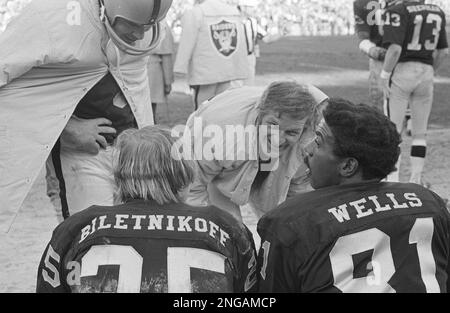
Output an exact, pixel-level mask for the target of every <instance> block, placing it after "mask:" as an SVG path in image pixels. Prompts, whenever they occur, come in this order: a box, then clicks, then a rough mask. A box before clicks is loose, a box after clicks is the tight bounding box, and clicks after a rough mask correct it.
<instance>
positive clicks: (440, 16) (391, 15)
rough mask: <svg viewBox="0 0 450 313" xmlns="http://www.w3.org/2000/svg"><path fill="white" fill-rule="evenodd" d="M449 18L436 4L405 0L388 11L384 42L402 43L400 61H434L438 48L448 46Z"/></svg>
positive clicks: (388, 43)
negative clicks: (447, 28) (447, 27)
mask: <svg viewBox="0 0 450 313" xmlns="http://www.w3.org/2000/svg"><path fill="white" fill-rule="evenodd" d="M446 25H447V23H446V18H445V13H444V12H443V11H442V9H441V8H440V7H439V6H437V5H433V4H420V3H418V2H415V1H411V2H408V1H405V2H401V3H399V4H397V5H394V6H392V7H390V8H388V9H387V10H386V12H385V14H384V25H383V30H384V36H383V46H385V47H386V48H388V47H389V46H390V45H391V44H397V45H400V46H401V47H402V48H403V50H402V55H401V56H400V60H399V62H421V63H425V64H430V65H433V62H434V59H433V53H434V51H435V50H436V49H438V50H439V49H445V48H448V41H447V32H446V29H445V27H446Z"/></svg>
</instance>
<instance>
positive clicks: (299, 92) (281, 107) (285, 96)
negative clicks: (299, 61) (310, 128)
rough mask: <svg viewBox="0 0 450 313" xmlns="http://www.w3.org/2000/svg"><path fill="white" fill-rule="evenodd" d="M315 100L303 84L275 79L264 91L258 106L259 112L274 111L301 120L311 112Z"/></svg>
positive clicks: (267, 112) (268, 112)
mask: <svg viewBox="0 0 450 313" xmlns="http://www.w3.org/2000/svg"><path fill="white" fill-rule="evenodd" d="M315 105H316V100H315V99H314V97H313V96H312V95H311V93H310V92H309V89H308V87H307V86H305V85H301V84H299V83H297V82H295V81H277V82H273V83H272V84H270V86H269V87H267V89H266V90H265V91H264V93H263V95H262V97H261V100H260V104H259V106H258V110H259V114H260V116H261V115H264V114H270V113H275V114H278V115H279V116H282V115H286V116H289V117H290V118H292V119H297V120H302V119H305V118H307V117H310V116H311V114H312V113H313V110H314V107H315Z"/></svg>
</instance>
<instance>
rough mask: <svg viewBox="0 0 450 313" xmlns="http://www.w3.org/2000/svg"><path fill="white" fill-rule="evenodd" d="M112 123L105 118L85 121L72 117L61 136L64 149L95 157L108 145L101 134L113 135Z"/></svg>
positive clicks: (114, 131)
mask: <svg viewBox="0 0 450 313" xmlns="http://www.w3.org/2000/svg"><path fill="white" fill-rule="evenodd" d="M111 125H112V122H111V121H110V120H108V119H106V118H98V119H93V120H85V119H81V118H78V117H76V116H72V117H71V118H70V120H69V122H68V123H67V125H66V128H65V129H64V130H63V132H62V134H61V145H62V147H63V148H64V149H68V150H73V151H76V152H84V153H89V154H93V155H97V154H98V153H99V152H100V149H106V147H107V146H108V143H107V141H106V139H105V137H104V136H102V135H101V134H115V133H116V130H115V129H114V128H112V127H110V126H111Z"/></svg>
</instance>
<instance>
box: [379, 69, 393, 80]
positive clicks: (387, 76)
mask: <svg viewBox="0 0 450 313" xmlns="http://www.w3.org/2000/svg"><path fill="white" fill-rule="evenodd" d="M391 75H392V72H390V73H388V72H386V71H385V70H382V71H381V74H380V77H381V79H390V78H391Z"/></svg>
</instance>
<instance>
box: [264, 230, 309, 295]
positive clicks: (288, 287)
mask: <svg viewBox="0 0 450 313" xmlns="http://www.w3.org/2000/svg"><path fill="white" fill-rule="evenodd" d="M261 243H262V244H261V249H260V251H259V254H258V275H259V292H260V293H296V292H299V291H300V290H299V288H298V285H299V278H298V277H297V275H296V271H295V267H294V266H293V264H295V263H296V261H297V260H296V259H295V254H294V253H293V251H292V249H291V247H287V246H284V245H283V244H282V243H281V242H280V241H279V240H277V238H276V237H275V236H265V237H264V238H261Z"/></svg>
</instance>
